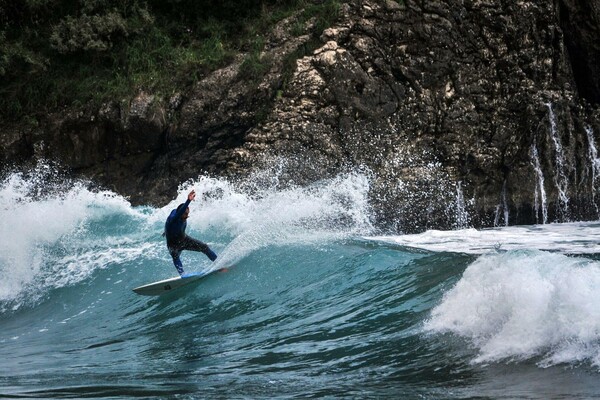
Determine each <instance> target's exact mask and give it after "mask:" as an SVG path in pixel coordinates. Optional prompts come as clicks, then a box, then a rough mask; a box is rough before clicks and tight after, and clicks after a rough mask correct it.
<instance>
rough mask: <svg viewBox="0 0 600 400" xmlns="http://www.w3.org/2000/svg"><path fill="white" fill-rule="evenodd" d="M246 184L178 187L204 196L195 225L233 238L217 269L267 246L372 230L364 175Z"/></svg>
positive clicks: (208, 182)
mask: <svg viewBox="0 0 600 400" xmlns="http://www.w3.org/2000/svg"><path fill="white" fill-rule="evenodd" d="M247 185H248V182H245V183H244V184H243V186H240V185H239V184H236V183H232V182H229V181H227V180H223V179H216V178H210V177H200V178H199V179H198V180H196V181H193V182H190V183H188V184H187V186H185V187H182V188H181V189H180V195H179V198H181V199H182V198H183V195H184V194H185V193H186V192H187V191H188V190H189V189H191V188H195V189H196V192H197V194H198V197H199V198H200V200H199V201H197V203H198V204H192V207H193V212H192V213H190V218H189V224H190V226H191V227H192V229H194V230H199V231H201V232H208V231H210V230H211V229H213V228H214V227H216V226H218V227H219V230H220V231H221V232H228V238H226V240H229V241H230V243H229V244H228V245H227V247H226V248H225V249H224V250H223V251H222V256H221V257H220V258H219V259H218V261H217V263H216V264H215V266H214V268H219V267H220V266H223V265H227V264H231V263H235V262H236V261H237V260H239V259H240V258H241V257H243V256H246V255H248V254H250V253H251V252H253V251H256V250H259V249H261V248H263V247H266V246H273V245H287V244H293V243H305V244H306V243H318V242H320V241H326V240H335V239H336V238H337V239H341V238H344V237H350V236H352V235H355V234H358V233H359V232H361V233H364V232H370V231H372V230H373V226H372V223H371V210H370V205H369V198H368V193H369V180H368V178H367V177H366V176H364V175H362V174H357V173H349V174H342V175H339V176H337V177H335V178H332V179H327V180H323V181H319V182H316V183H314V184H312V185H309V186H307V187H299V186H290V187H287V188H285V189H274V188H273V187H272V186H271V185H265V186H260V187H257V186H254V187H253V189H252V191H251V192H250V193H246V192H244V190H247ZM177 201H180V200H177ZM174 205H175V203H172V204H171V205H170V206H169V207H167V208H166V209H167V210H168V209H169V208H170V207H173V206H174ZM164 211H165V210H163V214H164Z"/></svg>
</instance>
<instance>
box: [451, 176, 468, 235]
mask: <svg viewBox="0 0 600 400" xmlns="http://www.w3.org/2000/svg"><path fill="white" fill-rule="evenodd" d="M455 207H456V214H455V221H456V222H455V225H454V227H455V228H456V229H464V228H467V227H468V226H469V213H468V212H467V210H466V205H465V196H464V194H463V189H462V182H461V181H459V182H458V183H457V184H456V198H455Z"/></svg>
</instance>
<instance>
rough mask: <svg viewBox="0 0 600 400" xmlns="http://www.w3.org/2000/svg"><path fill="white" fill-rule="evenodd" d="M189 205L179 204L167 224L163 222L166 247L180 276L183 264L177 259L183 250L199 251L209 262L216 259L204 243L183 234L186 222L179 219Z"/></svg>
mask: <svg viewBox="0 0 600 400" xmlns="http://www.w3.org/2000/svg"><path fill="white" fill-rule="evenodd" d="M189 205H190V200H187V201H186V202H185V203H183V204H180V205H179V207H177V209H175V210H173V211H171V214H169V217H168V218H167V222H165V236H166V237H167V247H168V248H169V253H170V254H171V257H173V264H175V268H177V272H179V274H180V275H182V274H183V273H184V271H183V264H182V263H181V259H180V258H179V256H180V255H181V252H182V251H183V250H191V251H201V252H202V253H204V254H206V256H207V257H208V258H210V259H211V261H215V260H216V259H217V255H216V254H215V253H214V252H213V251H212V250H211V249H210V248H209V247H208V245H207V244H206V243H204V242H201V241H199V240H196V239H194V238H191V237H189V236H188V235H186V234H185V228H186V227H187V222H186V221H185V220H184V219H182V218H181V217H182V216H183V214H184V213H185V210H186V209H187V208H188V206H189Z"/></svg>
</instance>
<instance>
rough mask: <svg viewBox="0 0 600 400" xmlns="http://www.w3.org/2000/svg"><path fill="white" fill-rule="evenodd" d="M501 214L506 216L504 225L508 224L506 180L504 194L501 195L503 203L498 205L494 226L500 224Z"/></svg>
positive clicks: (503, 188)
mask: <svg viewBox="0 0 600 400" xmlns="http://www.w3.org/2000/svg"><path fill="white" fill-rule="evenodd" d="M500 215H502V216H503V217H504V224H503V225H504V226H508V216H509V211H508V202H507V201H506V180H505V181H504V184H503V185H502V195H501V203H500V204H498V205H497V206H496V211H495V214H494V226H495V227H497V226H500Z"/></svg>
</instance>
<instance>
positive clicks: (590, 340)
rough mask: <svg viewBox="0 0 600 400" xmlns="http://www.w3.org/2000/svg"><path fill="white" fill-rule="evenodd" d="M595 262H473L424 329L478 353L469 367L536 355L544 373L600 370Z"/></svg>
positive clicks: (495, 258) (491, 258)
mask: <svg viewBox="0 0 600 400" xmlns="http://www.w3.org/2000/svg"><path fill="white" fill-rule="evenodd" d="M599 298H600V263H598V262H597V261H590V260H586V259H577V258H569V257H566V256H564V255H560V254H549V253H543V252H532V251H517V252H510V253H504V254H489V255H486V256H483V257H480V258H479V259H478V260H477V261H476V262H474V263H473V264H472V265H470V266H469V268H467V270H466V271H465V272H464V274H463V277H462V279H461V280H460V282H458V284H457V285H456V286H455V287H454V288H452V290H450V291H449V292H448V293H447V294H446V295H445V296H444V299H443V301H442V303H441V304H440V305H439V306H437V307H436V308H435V309H434V310H433V312H432V317H431V319H430V320H428V321H427V322H426V324H425V327H426V329H427V330H428V331H434V332H446V331H448V332H453V333H455V334H457V335H459V336H462V337H465V338H467V339H469V340H471V341H472V342H473V344H474V345H475V346H476V348H477V349H478V350H479V355H478V356H477V357H476V358H475V359H474V360H473V362H474V363H489V362H497V361H501V360H512V361H518V360H522V359H529V358H532V357H536V356H537V357H539V358H540V361H538V365H540V366H542V367H547V366H551V365H556V364H560V363H562V362H565V361H568V362H580V361H584V360H588V361H590V362H591V363H592V364H593V365H595V366H596V367H600V344H599V343H600V310H598V307H596V306H595V304H596V301H597V299H599Z"/></svg>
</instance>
